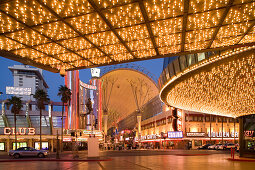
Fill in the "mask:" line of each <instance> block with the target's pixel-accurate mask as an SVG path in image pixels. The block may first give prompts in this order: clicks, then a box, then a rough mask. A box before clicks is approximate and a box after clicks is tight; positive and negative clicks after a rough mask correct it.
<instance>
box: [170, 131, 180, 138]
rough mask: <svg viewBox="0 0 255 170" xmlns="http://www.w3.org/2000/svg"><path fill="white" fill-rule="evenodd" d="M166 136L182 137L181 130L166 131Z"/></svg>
mask: <svg viewBox="0 0 255 170" xmlns="http://www.w3.org/2000/svg"><path fill="white" fill-rule="evenodd" d="M167 137H168V138H183V132H182V131H168V132H167Z"/></svg>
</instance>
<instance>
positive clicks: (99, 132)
mask: <svg viewBox="0 0 255 170" xmlns="http://www.w3.org/2000/svg"><path fill="white" fill-rule="evenodd" d="M83 134H85V135H91V131H89V130H84V131H83ZM93 134H94V135H102V132H101V131H93Z"/></svg>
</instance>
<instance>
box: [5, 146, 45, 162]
mask: <svg viewBox="0 0 255 170" xmlns="http://www.w3.org/2000/svg"><path fill="white" fill-rule="evenodd" d="M47 155H48V151H46V150H36V149H34V148H32V147H21V148H18V149H17V150H10V151H9V156H12V157H14V158H15V159H18V158H20V157H25V156H31V157H39V158H44V157H46V156H47Z"/></svg>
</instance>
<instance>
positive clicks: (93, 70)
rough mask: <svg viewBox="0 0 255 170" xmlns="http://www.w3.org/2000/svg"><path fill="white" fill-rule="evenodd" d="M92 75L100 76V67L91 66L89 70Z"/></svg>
mask: <svg viewBox="0 0 255 170" xmlns="http://www.w3.org/2000/svg"><path fill="white" fill-rule="evenodd" d="M90 72H91V76H92V77H100V69H99V68H91V70H90Z"/></svg>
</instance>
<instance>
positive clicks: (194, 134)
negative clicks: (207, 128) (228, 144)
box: [186, 132, 205, 137]
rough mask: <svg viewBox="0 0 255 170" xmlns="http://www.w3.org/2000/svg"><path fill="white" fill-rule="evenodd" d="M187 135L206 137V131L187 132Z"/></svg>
mask: <svg viewBox="0 0 255 170" xmlns="http://www.w3.org/2000/svg"><path fill="white" fill-rule="evenodd" d="M186 136H187V137H204V136H205V133H204V132H187V133H186Z"/></svg>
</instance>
